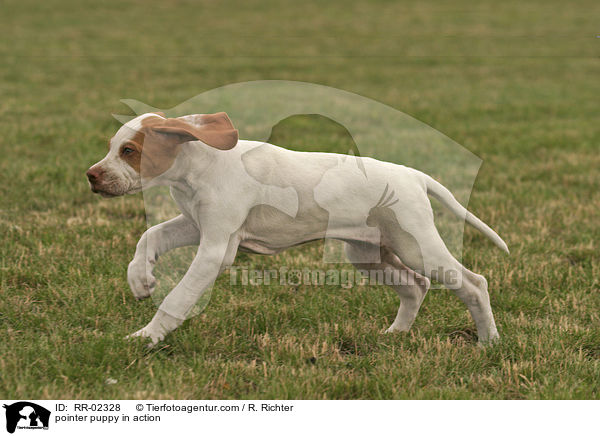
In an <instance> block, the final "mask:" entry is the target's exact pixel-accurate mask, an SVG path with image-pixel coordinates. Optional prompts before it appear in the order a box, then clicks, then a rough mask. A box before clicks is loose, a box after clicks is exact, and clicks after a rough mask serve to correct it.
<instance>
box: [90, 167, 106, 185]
mask: <svg viewBox="0 0 600 436" xmlns="http://www.w3.org/2000/svg"><path fill="white" fill-rule="evenodd" d="M103 172H104V171H102V169H100V168H98V167H91V168H90V169H89V170H87V172H86V173H85V175H86V176H87V178H88V180H89V181H90V183H91V184H94V183H96V182H98V181H99V180H100V177H101V176H102V173H103Z"/></svg>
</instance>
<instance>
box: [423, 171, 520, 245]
mask: <svg viewBox="0 0 600 436" xmlns="http://www.w3.org/2000/svg"><path fill="white" fill-rule="evenodd" d="M425 184H426V186H427V193H428V194H431V195H432V196H433V197H435V198H437V199H438V200H439V201H440V202H441V203H442V204H443V205H444V206H446V207H447V208H448V209H450V210H451V211H452V212H454V214H455V215H456V216H458V217H459V218H463V219H464V220H465V221H466V222H468V223H469V224H471V225H472V226H473V227H475V228H476V229H477V230H479V231H480V232H481V233H483V234H484V235H485V236H487V237H488V238H489V239H490V240H491V241H492V242H493V243H494V244H495V245H496V246H497V247H499V248H500V249H502V250H503V251H505V252H506V253H509V251H508V246H507V245H506V242H504V241H503V240H502V238H501V237H500V236H498V234H497V233H496V232H495V231H493V230H492V229H491V228H490V227H489V226H488V225H487V224H486V223H484V222H483V221H481V220H480V219H479V218H477V217H476V216H475V215H473V214H472V213H471V212H469V211H468V210H467V209H465V208H464V207H463V205H462V204H460V203H459V202H458V201H457V200H456V198H454V195H452V193H451V192H450V191H449V190H448V189H447V188H446V187H445V186H444V185H442V184H441V183H439V182H437V181H436V180H434V179H433V178H431V177H429V176H428V175H426V174H425Z"/></svg>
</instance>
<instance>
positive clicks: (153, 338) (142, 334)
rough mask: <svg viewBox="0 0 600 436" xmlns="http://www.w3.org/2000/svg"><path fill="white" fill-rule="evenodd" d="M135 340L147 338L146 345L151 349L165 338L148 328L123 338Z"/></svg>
mask: <svg viewBox="0 0 600 436" xmlns="http://www.w3.org/2000/svg"><path fill="white" fill-rule="evenodd" d="M135 338H149V339H150V342H149V343H148V348H151V347H153V346H155V345H156V344H158V343H159V342H160V341H162V340H163V339H164V338H165V336H164V335H163V334H161V333H160V332H156V331H153V329H151V328H148V326H146V327H144V328H143V329H140V330H138V331H137V332H135V333H132V334H130V335H127V336H125V339H126V340H131V339H135Z"/></svg>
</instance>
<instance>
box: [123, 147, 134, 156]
mask: <svg viewBox="0 0 600 436" xmlns="http://www.w3.org/2000/svg"><path fill="white" fill-rule="evenodd" d="M133 152H134V150H133V148H130V147H124V148H123V150H122V151H121V154H123V156H127V155H128V154H131V153H133Z"/></svg>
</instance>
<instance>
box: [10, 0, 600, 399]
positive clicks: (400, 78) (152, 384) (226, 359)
mask: <svg viewBox="0 0 600 436" xmlns="http://www.w3.org/2000/svg"><path fill="white" fill-rule="evenodd" d="M0 11H1V13H0V25H1V26H2V28H3V32H2V40H1V42H0V59H2V64H1V65H0V133H1V134H0V148H1V155H0V234H1V235H2V242H1V243H0V287H1V290H0V336H1V338H2V339H1V340H0V397H2V398H63V399H64V398H105V399H108V398H131V399H142V398H177V399H192V398H194V399H222V398H288V399H320V398H330V399H356V398H367V399H392V398H412V399H420V398H428V399H450V398H453V399H459V398H460V399H463V398H472V399H475V398H478V399H488V398H489V399H519V398H529V399H534V398H535V399H540V398H541V399H551V398H599V397H600V391H599V385H600V360H599V359H600V315H599V314H600V285H599V281H598V278H599V277H600V256H599V254H598V251H599V246H598V241H599V240H600V230H599V227H598V223H599V222H600V192H599V189H598V187H599V186H600V185H599V180H598V174H599V173H598V169H599V168H600V153H598V152H599V151H600V149H599V144H600V129H599V126H600V124H598V96H599V95H600V81H599V80H598V77H599V72H600V64H599V60H598V54H599V50H598V44H600V39H598V38H597V37H596V35H597V34H598V22H597V21H598V20H597V19H598V15H599V13H600V3H598V2H593V1H581V2H574V3H573V2H569V3H565V2H560V1H555V0H553V1H551V2H548V1H544V2H542V1H534V2H527V3H526V4H523V2H518V1H513V0H509V1H507V2H497V1H484V2H478V3H473V2H468V1H465V0H458V1H453V2H449V1H447V2H446V1H440V2H423V3H418V4H417V3H409V2H390V1H380V2H368V3H367V2H364V3H356V4H347V2H343V1H339V0H336V1H330V2H317V1H309V2H293V3H292V2H289V3H286V4H285V6H282V5H277V4H276V3H275V2H270V1H261V2H258V1H248V2H237V3H236V4H230V3H228V2H209V1H206V2H191V1H164V0H163V1H160V2H147V1H141V0H140V1H132V2H127V3H124V2H120V1H116V0H109V1H103V2H89V4H85V2H75V1H72V2H69V1H62V0H61V1H48V2H34V1H31V0H20V1H14V0H7V1H4V2H2V3H1V4H0ZM258 79H286V80H301V81H306V82H313V83H319V84H325V85H329V86H332V87H336V88H341V89H345V90H348V91H351V92H354V93H358V94H361V95H364V96H367V97H369V98H372V99H375V100H378V101H381V102H383V103H385V104H388V105H390V106H392V107H394V108H397V109H398V110H401V111H403V112H406V113H408V114H410V115H412V116H413V117H415V118H417V119H419V120H421V121H423V122H425V123H427V124H429V125H431V126H432V127H434V128H435V129H437V130H439V131H440V132H443V133H444V134H446V135H448V136H449V137H450V138H452V139H453V140H455V141H456V142H458V143H459V144H462V145H464V146H465V147H466V148H468V149H469V150H471V151H472V152H474V153H475V154H477V155H478V156H480V157H481V158H482V159H483V161H484V163H483V166H482V168H481V171H480V173H479V175H478V178H477V180H476V183H475V188H474V192H473V195H472V196H471V200H470V204H469V208H470V209H471V210H472V211H473V212H475V213H476V214H477V215H478V216H479V217H481V218H482V219H483V220H484V221H486V222H488V223H489V224H490V225H491V226H492V227H494V228H495V229H496V230H498V232H499V233H500V235H501V236H502V237H503V238H504V239H505V240H506V241H507V243H508V245H509V247H510V248H511V255H510V256H505V255H504V254H503V253H502V252H501V251H500V250H498V249H496V248H495V247H494V246H493V245H492V244H491V243H490V242H489V241H487V240H486V239H485V238H484V237H483V236H481V235H480V234H479V233H477V232H476V231H474V230H473V229H467V230H466V233H465V240H464V244H465V253H464V263H465V264H466V265H467V266H469V267H470V268H471V269H473V270H475V271H477V272H480V273H481V274H484V275H486V276H487V277H488V279H489V289H490V294H491V300H492V306H493V308H494V310H495V316H496V322H497V324H498V327H499V330H500V334H501V336H502V341H501V342H500V343H498V344H496V345H494V346H493V347H486V348H481V347H478V346H477V345H476V344H475V340H476V337H475V332H474V324H473V322H472V320H471V318H470V316H469V314H468V312H467V310H466V308H465V306H464V305H462V303H460V301H459V300H458V299H457V298H456V297H455V296H454V295H453V294H451V293H450V292H449V291H446V290H436V291H432V292H431V293H430V294H429V295H428V296H427V298H426V300H425V303H424V304H423V307H422V309H421V312H420V314H419V316H418V318H417V321H416V323H415V325H414V328H413V330H412V332H411V333H409V334H402V335H382V334H381V332H382V330H383V329H384V328H386V327H387V326H388V325H389V324H390V323H391V321H392V320H393V318H394V316H395V312H396V309H397V304H398V300H397V297H396V295H394V294H393V293H392V291H390V290H387V289H384V288H372V287H356V288H354V289H340V288H336V287H325V288H317V287H309V286H307V287H286V286H269V287H264V288H254V287H244V286H241V285H237V286H230V285H229V283H228V280H227V279H223V280H220V281H219V282H218V283H217V285H216V287H215V290H214V292H213V296H212V301H211V303H210V305H209V306H208V308H207V309H206V310H205V312H204V313H203V314H202V315H200V316H198V317H196V318H194V319H192V320H191V321H189V322H187V323H186V324H185V325H184V326H183V327H182V328H180V329H178V330H177V331H176V332H175V333H174V334H172V335H170V336H169V337H168V338H167V339H166V340H165V342H164V343H163V344H161V345H160V346H158V347H156V348H154V349H152V350H150V351H148V350H146V349H145V347H144V345H143V344H141V343H136V342H124V341H123V340H122V338H123V336H125V335H126V334H128V333H131V332H133V331H135V330H137V329H139V328H141V327H142V326H144V325H145V324H146V323H147V322H148V321H149V320H150V319H151V317H152V315H153V314H154V312H155V310H156V307H155V306H154V304H153V303H152V301H149V300H146V301H143V302H136V301H134V299H133V297H132V295H131V293H130V291H129V289H128V285H127V281H126V266H127V263H128V262H129V260H130V259H131V257H132V256H133V253H134V250H135V244H136V242H137V239H138V238H139V236H140V235H141V234H142V232H143V231H144V230H145V226H146V221H145V215H144V206H143V202H142V196H141V195H136V196H130V197H127V198H118V199H112V200H103V199H100V198H99V197H97V196H94V195H92V193H91V192H90V191H89V188H88V185H87V183H86V180H85V178H84V172H85V170H86V169H87V168H88V167H89V165H91V164H92V163H94V162H96V161H97V160H99V159H100V158H101V157H102V156H103V155H104V154H105V152H106V142H107V139H108V138H109V137H110V136H111V135H112V134H113V133H114V132H115V131H116V129H117V128H118V127H119V123H118V122H117V121H116V120H114V119H113V118H112V116H111V114H112V113H123V112H125V113H126V111H127V109H126V108H124V107H123V105H122V104H120V103H119V100H120V99H122V98H133V99H137V100H140V101H143V102H146V103H149V104H151V105H153V106H156V107H162V108H169V107H172V106H174V105H177V104H179V103H180V102H182V101H184V100H186V99H188V98H190V97H193V96H194V95H196V94H198V93H200V92H203V91H206V90H210V89H212V88H215V87H218V86H222V85H225V84H228V83H235V82H242V81H248V80H258ZM234 122H235V120H234ZM348 140H349V138H348V137H347V134H346V133H345V132H344V131H343V130H341V129H338V128H337V127H335V126H334V125H333V124H331V123H328V122H326V121H323V120H322V119H317V118H314V117H298V118H291V119H289V120H287V121H286V122H284V123H281V124H280V125H278V126H277V127H276V128H275V130H274V132H273V137H272V141H273V142H275V143H277V144H282V145H286V144H293V145H294V146H295V147H296V148H299V149H302V148H304V149H311V150H314V149H315V148H318V147H317V144H319V143H326V144H328V145H327V146H328V147H333V146H335V144H345V143H347V141H348ZM321 249H322V247H321V246H320V245H319V244H312V245H308V246H304V247H302V248H298V249H294V250H291V251H288V252H286V253H285V254H282V255H278V256H276V257H261V256H245V255H240V256H239V257H238V259H237V261H236V263H237V264H238V265H249V266H254V267H257V268H261V269H262V268H263V267H265V268H268V267H271V266H279V265H289V266H300V267H303V266H307V267H314V268H318V267H320V265H321V264H320V263H319V262H320V259H321V255H320V251H321ZM107 378H113V379H116V380H117V381H118V382H117V383H116V384H111V385H108V384H106V383H105V381H106V379H107Z"/></svg>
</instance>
